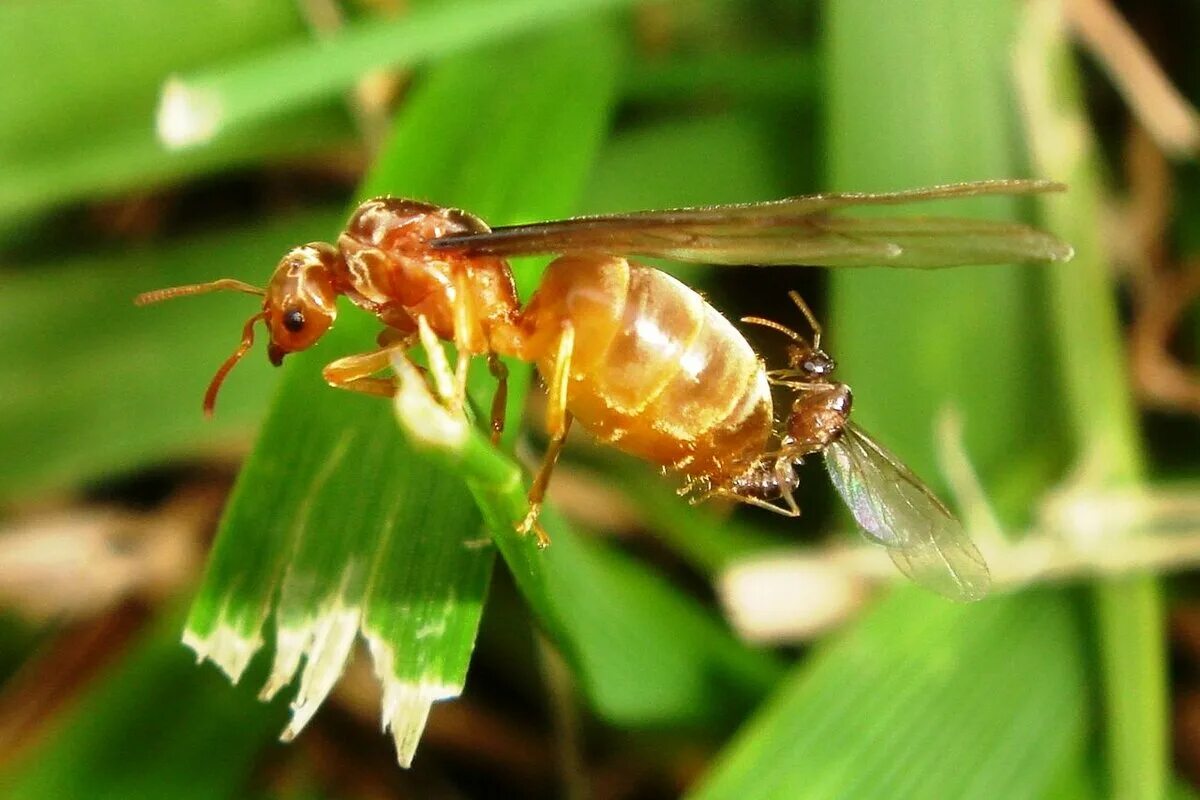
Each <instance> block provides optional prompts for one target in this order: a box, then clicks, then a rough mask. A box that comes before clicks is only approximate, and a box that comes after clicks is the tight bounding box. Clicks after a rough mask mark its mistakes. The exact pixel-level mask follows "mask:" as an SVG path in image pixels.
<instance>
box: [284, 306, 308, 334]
mask: <svg viewBox="0 0 1200 800" xmlns="http://www.w3.org/2000/svg"><path fill="white" fill-rule="evenodd" d="M283 327H285V328H287V329H288V330H289V331H291V332H292V333H299V332H300V331H301V330H303V329H304V312H303V311H301V310H300V309H298V308H293V309H292V310H291V311H286V312H284V315H283Z"/></svg>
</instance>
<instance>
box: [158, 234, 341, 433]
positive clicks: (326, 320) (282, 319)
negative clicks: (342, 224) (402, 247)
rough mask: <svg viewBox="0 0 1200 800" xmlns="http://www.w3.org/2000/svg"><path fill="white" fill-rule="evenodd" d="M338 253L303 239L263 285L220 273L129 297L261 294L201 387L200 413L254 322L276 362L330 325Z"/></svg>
mask: <svg viewBox="0 0 1200 800" xmlns="http://www.w3.org/2000/svg"><path fill="white" fill-rule="evenodd" d="M340 258H341V256H340V255H338V252H337V250H336V249H335V248H334V247H333V246H332V245H328V244H319V243H318V244H306V245H304V246H302V247H296V248H293V249H292V250H290V251H288V253H287V255H285V256H284V257H283V260H282V261H280V262H279V266H278V267H276V268H275V274H274V275H272V276H271V282H270V283H269V284H267V288H266V289H265V290H264V289H260V288H258V287H257V286H252V285H250V284H248V283H243V282H242V281H239V280H234V279H233V278H221V279H220V280H216V281H210V282H209V283H198V284H193V285H190V286H175V287H172V288H170V289H159V290H157V291H153V292H145V293H143V294H140V295H138V296H137V298H136V299H135V300H134V302H135V303H137V304H138V305H140V306H143V305H148V304H150V303H157V302H159V301H161V300H169V299H170V298H172V297H184V296H186V295H193V294H208V293H209V292H223V291H234V292H245V293H246V294H254V295H258V296H260V297H262V298H263V305H262V311H259V312H258V313H257V314H254V315H253V316H251V317H250V319H248V320H246V324H245V326H244V327H243V328H242V341H241V343H240V344H239V345H238V346H237V349H235V350H234V351H233V354H232V355H231V356H229V358H227V359H225V362H224V363H223V364H221V366H220V367H219V368H218V369H217V374H216V375H214V376H213V379H212V382H211V383H209V385H208V391H207V392H205V393H204V413H205V414H212V412H213V408H214V407H215V405H216V402H217V392H218V391H219V390H220V388H221V384H222V383H223V382H224V380H225V376H226V375H228V374H229V371H230V370H231V369H233V367H234V365H235V364H237V362H238V361H240V360H241V359H242V356H244V355H246V353H247V352H249V350H250V347H251V346H252V345H253V344H254V324H255V323H256V322H258V321H259V320H263V321H265V322H266V325H267V330H268V331H269V332H270V334H271V343H270V345H269V346H268V347H267V356H268V357H269V358H270V359H271V363H272V364H274V365H275V366H279V365H280V364H281V363H283V357H284V356H285V355H287V354H288V353H295V352H296V351H298V350H304V349H306V348H308V347H311V346H312V345H313V344H314V343H315V342H316V341H317V340H318V339H320V338H321V336H322V335H323V334H324V333H325V331H327V330H329V326H330V325H332V324H333V320H334V317H336V316H337V305H336V300H337V291H336V288H335V282H334V275H335V272H336V270H335V268H336V266H337V263H338V259H340Z"/></svg>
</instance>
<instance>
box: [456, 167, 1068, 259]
mask: <svg viewBox="0 0 1200 800" xmlns="http://www.w3.org/2000/svg"><path fill="white" fill-rule="evenodd" d="M1064 188H1066V187H1064V186H1063V185H1062V184H1059V183H1053V182H1051V181H1034V180H1006V181H978V182H974V183H956V184H949V185H945V186H933V187H928V188H924V189H912V190H909V191H904V192H890V193H885V194H854V193H851V194H819V195H811V196H807V197H792V198H788V199H786V200H776V201H773V202H769V203H749V204H745V205H727V206H709V207H705V208H680V209H673V210H670V211H640V212H634V213H629V214H612V215H606V216H597V217H576V218H574V219H566V220H559V221H556V222H540V223H536V224H533V225H514V226H510V227H502V228H495V229H493V230H492V231H490V232H488V233H481V234H470V235H463V236H446V237H443V238H441V239H435V240H434V241H433V246H434V247H435V248H437V249H446V250H461V251H468V252H473V253H488V254H493V255H503V256H516V255H529V254H533V253H567V252H588V253H602V254H607V255H615V256H627V255H640V256H648V257H654V258H668V259H673V260H676V261H691V262H697V263H703V264H764V265H766V264H797V265H798V264H804V265H809V266H874V265H879V266H897V267H949V266H958V265H967V264H1008V263H1017V262H1027V261H1032V262H1045V261H1066V260H1067V259H1069V258H1070V257H1071V255H1072V250H1071V247H1070V246H1069V245H1067V244H1066V243H1064V242H1062V241H1060V240H1059V239H1057V238H1055V237H1054V236H1051V235H1049V234H1047V233H1043V232H1041V231H1037V230H1034V229H1033V228H1030V227H1028V226H1025V225H1018V224H1014V223H1007V222H987V221H983V220H971V219H955V218H946V217H898V218H872V219H856V218H853V217H841V216H834V215H832V214H831V213H830V212H832V211H837V210H839V209H845V208H851V207H856V206H881V205H882V206H887V205H900V204H904V203H912V202H923V201H927V200H941V199H947V198H954V197H971V196H980V195H992V194H1003V195H1017V194H1035V193H1041V192H1052V191H1061V190H1063V189H1064Z"/></svg>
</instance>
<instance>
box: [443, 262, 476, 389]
mask: <svg viewBox="0 0 1200 800" xmlns="http://www.w3.org/2000/svg"><path fill="white" fill-rule="evenodd" d="M450 277H451V279H452V280H453V282H454V349H455V350H457V351H458V357H457V361H455V364H454V397H455V399H456V402H457V403H458V407H459V408H463V407H464V406H465V405H466V402H467V371H468V369H469V368H470V366H471V332H472V331H474V330H476V329H477V328H478V327H479V319H478V318H477V317H476V315H475V307H474V304H473V303H472V302H471V299H472V296H471V276H470V274H469V273H468V272H467V270H466V269H465V268H463V267H462V266H460V265H458V264H457V263H456V264H455V265H454V266H453V267H451V274H450Z"/></svg>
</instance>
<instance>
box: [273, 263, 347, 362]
mask: <svg viewBox="0 0 1200 800" xmlns="http://www.w3.org/2000/svg"><path fill="white" fill-rule="evenodd" d="M340 258H341V256H340V255H339V254H338V251H337V249H336V248H334V247H333V246H332V245H328V244H324V243H322V242H316V243H312V244H306V245H301V246H300V247H294V248H292V249H291V250H289V251H288V252H287V254H286V255H284V257H283V258H282V259H281V260H280V262H279V266H278V267H276V268H275V273H274V274H273V275H272V276H271V281H270V282H269V283H268V284H267V291H266V295H265V297H264V298H263V314H264V317H265V319H266V322H267V330H268V331H269V332H270V334H271V343H270V345H268V347H267V355H268V357H269V358H270V359H271V363H272V364H274V365H275V366H279V365H280V364H282V363H283V357H284V356H285V355H287V354H288V353H296V352H299V351H300V350H307V349H308V348H309V347H312V346H313V345H314V344H316V342H317V340H318V339H320V338H321V337H322V336H323V335H324V334H325V331H327V330H329V327H330V326H331V325H333V321H334V319H335V318H336V317H337V289H336V286H335V275H336V266H337V263H338V260H339V259H340Z"/></svg>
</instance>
